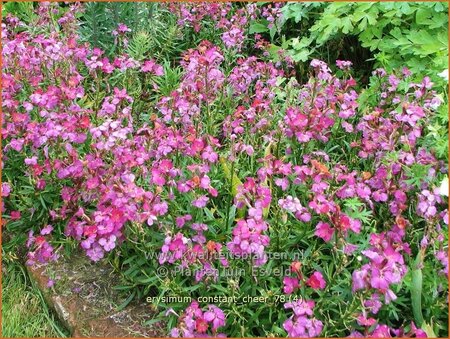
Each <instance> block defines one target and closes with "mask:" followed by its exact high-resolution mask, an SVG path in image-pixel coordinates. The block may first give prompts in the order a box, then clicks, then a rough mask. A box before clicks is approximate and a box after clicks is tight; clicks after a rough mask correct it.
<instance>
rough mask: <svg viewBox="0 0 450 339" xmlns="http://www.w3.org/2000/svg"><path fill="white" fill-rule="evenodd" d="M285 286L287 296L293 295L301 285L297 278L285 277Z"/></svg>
mask: <svg viewBox="0 0 450 339" xmlns="http://www.w3.org/2000/svg"><path fill="white" fill-rule="evenodd" d="M283 284H284V287H283V292H284V293H285V294H291V293H293V292H294V291H295V290H296V289H298V288H299V287H300V283H299V281H298V279H297V278H291V277H284V278H283Z"/></svg>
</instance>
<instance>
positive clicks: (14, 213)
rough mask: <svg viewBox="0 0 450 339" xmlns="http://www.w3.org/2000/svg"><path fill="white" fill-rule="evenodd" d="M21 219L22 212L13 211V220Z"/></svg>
mask: <svg viewBox="0 0 450 339" xmlns="http://www.w3.org/2000/svg"><path fill="white" fill-rule="evenodd" d="M20 217H21V215H20V211H11V220H19V219H20Z"/></svg>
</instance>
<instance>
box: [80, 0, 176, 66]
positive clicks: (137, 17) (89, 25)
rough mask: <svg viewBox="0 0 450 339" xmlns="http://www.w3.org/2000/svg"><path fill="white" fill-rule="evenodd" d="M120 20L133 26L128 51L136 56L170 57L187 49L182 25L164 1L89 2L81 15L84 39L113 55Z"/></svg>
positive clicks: (137, 57)
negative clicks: (164, 5) (160, 2)
mask: <svg viewBox="0 0 450 339" xmlns="http://www.w3.org/2000/svg"><path fill="white" fill-rule="evenodd" d="M119 23H123V24H125V25H126V26H127V27H128V28H130V29H131V35H132V38H131V39H130V41H129V45H128V49H127V52H128V53H129V54H130V55H131V56H132V57H133V58H135V59H137V60H142V59H144V58H150V57H152V58H156V59H158V60H162V59H163V58H170V57H174V56H176V55H177V54H178V53H180V52H181V51H182V50H184V49H185V47H184V44H185V42H184V41H183V36H182V35H181V27H179V26H178V25H177V22H176V18H175V16H173V15H172V14H171V13H170V12H169V11H167V10H166V9H165V8H164V7H163V6H162V5H161V4H158V3H147V2H89V3H86V4H85V12H84V14H83V16H82V18H81V28H80V34H81V37H82V39H84V40H85V41H88V42H89V43H90V44H91V45H93V46H95V47H100V48H102V49H104V50H105V51H106V53H107V55H109V56H112V55H113V54H114V53H115V52H116V50H117V48H118V47H117V41H116V40H115V37H114V36H113V35H112V32H113V30H115V29H116V28H117V25H118V24H119Z"/></svg>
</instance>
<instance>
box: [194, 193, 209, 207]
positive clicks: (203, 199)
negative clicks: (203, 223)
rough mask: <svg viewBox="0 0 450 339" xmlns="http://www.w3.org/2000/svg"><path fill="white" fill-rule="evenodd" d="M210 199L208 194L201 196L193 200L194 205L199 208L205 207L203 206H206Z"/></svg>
mask: <svg viewBox="0 0 450 339" xmlns="http://www.w3.org/2000/svg"><path fill="white" fill-rule="evenodd" d="M208 201H209V198H208V197H207V196H206V195H202V196H200V197H199V198H197V199H195V200H194V201H192V205H193V206H195V207H197V208H203V207H205V206H206V204H207V203H208Z"/></svg>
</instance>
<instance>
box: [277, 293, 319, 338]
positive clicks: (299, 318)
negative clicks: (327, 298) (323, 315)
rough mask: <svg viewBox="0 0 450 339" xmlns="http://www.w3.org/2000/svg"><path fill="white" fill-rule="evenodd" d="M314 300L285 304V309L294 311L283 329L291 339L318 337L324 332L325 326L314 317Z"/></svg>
mask: <svg viewBox="0 0 450 339" xmlns="http://www.w3.org/2000/svg"><path fill="white" fill-rule="evenodd" d="M314 306H315V303H314V301H313V300H298V301H293V302H289V303H286V304H284V308H285V309H292V312H293V314H292V315H291V316H290V317H289V318H288V319H287V320H286V321H285V322H284V323H283V328H284V329H285V330H286V331H287V333H288V336H289V337H290V338H311V337H317V336H319V335H320V333H321V332H322V327H323V324H322V322H321V321H320V320H318V319H316V318H315V317H314V313H313V311H314Z"/></svg>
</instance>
